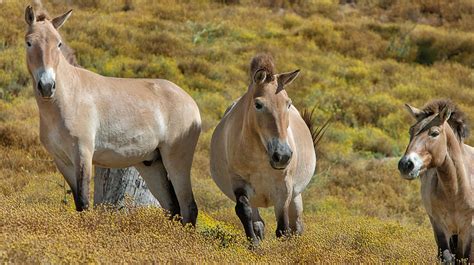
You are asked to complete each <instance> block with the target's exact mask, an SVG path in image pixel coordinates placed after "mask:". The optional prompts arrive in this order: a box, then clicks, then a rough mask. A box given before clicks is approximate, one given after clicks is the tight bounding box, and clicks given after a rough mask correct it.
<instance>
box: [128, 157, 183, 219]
mask: <svg viewBox="0 0 474 265" xmlns="http://www.w3.org/2000/svg"><path fill="white" fill-rule="evenodd" d="M135 168H136V169H137V170H138V172H139V173H140V176H142V178H143V179H144V180H145V183H146V185H147V186H148V189H149V190H150V192H151V193H152V194H153V196H155V198H156V199H157V200H158V202H159V203H160V205H161V207H163V208H164V209H165V210H167V211H168V212H169V213H170V215H171V217H174V216H175V215H178V214H179V213H180V207H179V203H178V199H177V198H176V193H175V191H174V188H173V185H172V184H171V181H170V180H169V179H168V172H167V171H166V169H165V167H164V165H163V162H162V161H161V160H155V161H152V162H150V163H147V165H145V163H143V164H142V163H140V164H138V165H135Z"/></svg>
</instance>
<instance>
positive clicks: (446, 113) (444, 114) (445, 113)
mask: <svg viewBox="0 0 474 265" xmlns="http://www.w3.org/2000/svg"><path fill="white" fill-rule="evenodd" d="M451 113H452V111H451V108H449V107H448V106H445V107H444V108H443V109H442V110H441V112H440V113H439V117H440V118H441V121H442V122H443V123H444V122H445V121H447V120H449V118H450V117H451Z"/></svg>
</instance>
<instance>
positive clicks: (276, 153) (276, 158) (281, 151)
mask: <svg viewBox="0 0 474 265" xmlns="http://www.w3.org/2000/svg"><path fill="white" fill-rule="evenodd" d="M267 152H268V156H269V160H270V165H271V166H272V168H273V169H277V170H283V169H285V168H286V167H287V166H288V164H290V161H291V158H292V156H293V151H291V148H290V146H289V145H288V143H284V142H281V141H280V140H278V139H272V140H271V141H270V142H269V143H268V148H267Z"/></svg>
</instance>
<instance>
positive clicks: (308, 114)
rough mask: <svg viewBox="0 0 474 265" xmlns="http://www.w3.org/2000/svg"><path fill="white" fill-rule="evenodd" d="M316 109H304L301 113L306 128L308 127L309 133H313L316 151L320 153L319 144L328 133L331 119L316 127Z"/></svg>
mask: <svg viewBox="0 0 474 265" xmlns="http://www.w3.org/2000/svg"><path fill="white" fill-rule="evenodd" d="M315 109H316V108H313V109H312V110H311V111H310V110H309V109H303V112H301V117H302V118H303V121H304V123H306V126H308V129H309V132H310V133H311V138H312V139H313V147H314V150H315V151H318V146H319V142H321V139H322V138H323V136H324V134H325V133H326V131H327V128H328V127H329V122H330V121H331V119H328V120H327V121H326V122H325V123H324V124H323V125H322V126H320V127H316V125H315V124H314V119H313V114H314V110H315Z"/></svg>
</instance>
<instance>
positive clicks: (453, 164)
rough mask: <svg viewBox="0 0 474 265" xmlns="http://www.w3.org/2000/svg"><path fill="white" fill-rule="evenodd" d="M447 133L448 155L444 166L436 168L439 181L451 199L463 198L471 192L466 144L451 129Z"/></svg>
mask: <svg viewBox="0 0 474 265" xmlns="http://www.w3.org/2000/svg"><path fill="white" fill-rule="evenodd" d="M448 127H449V126H448ZM446 131H447V135H446V137H447V153H446V157H445V159H444V162H443V164H442V165H441V166H440V167H437V168H436V170H437V173H438V174H437V175H438V179H439V180H440V181H439V182H440V183H441V186H442V188H443V190H444V192H446V193H447V194H448V195H450V196H449V197H451V196H458V195H461V196H463V195H466V194H468V193H469V192H470V180H469V176H468V175H467V172H466V167H465V161H464V160H465V159H464V155H465V150H464V143H463V142H462V141H460V140H458V138H457V137H456V136H455V135H454V132H453V131H452V130H451V128H450V127H449V129H448V130H446ZM449 197H448V198H449Z"/></svg>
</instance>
